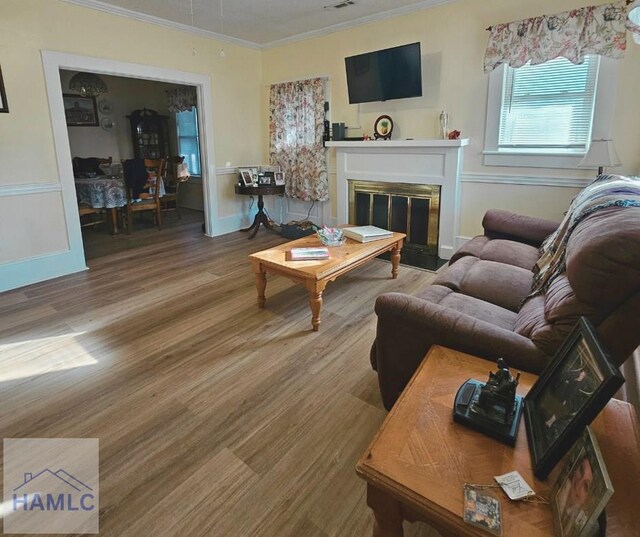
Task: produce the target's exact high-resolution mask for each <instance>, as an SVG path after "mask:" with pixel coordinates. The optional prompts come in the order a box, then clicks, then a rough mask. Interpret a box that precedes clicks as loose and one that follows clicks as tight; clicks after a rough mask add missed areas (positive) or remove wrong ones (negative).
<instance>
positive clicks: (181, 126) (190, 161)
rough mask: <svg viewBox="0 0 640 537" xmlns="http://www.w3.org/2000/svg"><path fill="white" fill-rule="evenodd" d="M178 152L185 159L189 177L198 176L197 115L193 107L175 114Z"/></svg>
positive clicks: (198, 144)
mask: <svg viewBox="0 0 640 537" xmlns="http://www.w3.org/2000/svg"><path fill="white" fill-rule="evenodd" d="M176 126H177V130H178V152H179V153H180V156H183V157H185V163H186V165H187V167H188V168H189V173H191V175H200V143H199V141H198V114H197V111H196V108H195V106H194V107H193V108H192V109H191V110H187V111H186V112H177V113H176Z"/></svg>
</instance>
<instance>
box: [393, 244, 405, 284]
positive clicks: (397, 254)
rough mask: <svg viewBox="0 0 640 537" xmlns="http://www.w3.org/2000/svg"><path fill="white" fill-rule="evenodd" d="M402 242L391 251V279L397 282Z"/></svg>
mask: <svg viewBox="0 0 640 537" xmlns="http://www.w3.org/2000/svg"><path fill="white" fill-rule="evenodd" d="M401 250H402V241H400V242H398V243H397V244H396V245H395V246H394V247H393V249H392V250H391V277H392V278H393V279H394V280H395V279H396V278H397V277H398V265H399V264H400V251H401Z"/></svg>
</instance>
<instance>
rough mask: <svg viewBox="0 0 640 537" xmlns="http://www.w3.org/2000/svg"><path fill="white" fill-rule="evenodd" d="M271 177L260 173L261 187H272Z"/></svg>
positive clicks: (259, 181) (259, 182)
mask: <svg viewBox="0 0 640 537" xmlns="http://www.w3.org/2000/svg"><path fill="white" fill-rule="evenodd" d="M271 175H273V174H271ZM271 175H267V174H266V173H259V174H258V184H259V185H260V186H271Z"/></svg>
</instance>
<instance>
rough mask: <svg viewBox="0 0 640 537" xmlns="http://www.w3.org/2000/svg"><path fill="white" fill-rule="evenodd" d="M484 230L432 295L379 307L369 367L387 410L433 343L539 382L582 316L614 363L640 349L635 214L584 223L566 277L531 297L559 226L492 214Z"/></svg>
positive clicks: (571, 245) (394, 297)
mask: <svg viewBox="0 0 640 537" xmlns="http://www.w3.org/2000/svg"><path fill="white" fill-rule="evenodd" d="M482 224H483V227H484V235H480V236H478V237H475V238H474V239H472V240H471V241H469V242H467V243H466V244H465V245H464V246H463V247H462V248H460V249H459V250H458V251H457V252H456V253H455V254H454V256H453V257H452V258H451V260H450V263H449V267H448V268H447V269H446V270H444V271H443V272H442V273H441V274H439V275H438V276H437V277H436V278H435V280H434V281H433V283H432V284H431V285H430V286H428V287H427V288H425V289H423V290H422V291H420V292H419V293H417V294H416V295H406V294H401V293H387V294H383V295H381V296H380V297H378V299H377V300H376V304H375V311H376V314H377V315H378V325H377V332H376V339H375V341H374V344H373V346H372V348H371V364H372V366H373V368H374V369H375V370H376V371H377V373H378V379H379V384H380V391H381V393H382V399H383V402H384V405H385V407H386V408H387V409H390V408H391V407H392V406H393V404H394V403H395V401H396V399H397V398H398V396H399V395H400V393H401V392H402V390H403V389H404V387H405V385H406V384H407V382H408V381H409V379H410V378H411V376H412V374H413V373H414V371H415V370H416V368H417V367H418V365H419V364H420V362H421V361H422V359H423V358H424V356H425V354H426V353H427V351H428V350H429V348H430V347H431V345H434V344H438V345H444V346H447V347H451V348H454V349H456V350H459V351H463V352H467V353H470V354H474V355H477V356H481V357H483V358H487V359H488V360H495V359H496V358H498V357H500V356H502V357H504V358H505V359H506V361H507V363H508V364H509V365H510V366H512V367H514V368H516V369H519V370H523V371H529V372H533V373H540V372H541V370H542V369H543V368H544V366H545V365H546V364H547V362H548V361H549V360H550V358H551V357H552V356H553V354H554V353H555V351H556V349H557V348H558V346H559V344H560V343H561V342H562V340H563V339H564V338H565V337H566V335H567V334H568V333H569V332H570V331H571V329H572V327H573V326H574V324H575V323H576V322H577V319H578V318H579V317H580V316H582V315H584V316H586V317H587V318H589V320H590V321H591V322H592V323H593V324H594V326H595V327H596V329H597V332H598V334H599V336H600V338H601V340H602V342H603V343H604V345H605V346H606V347H607V348H608V349H609V352H610V354H611V356H612V358H613V360H614V361H615V362H616V363H617V364H621V363H622V362H623V361H624V360H625V359H626V358H627V357H628V356H629V355H630V354H631V353H632V352H633V351H634V349H635V348H636V347H638V345H640V207H624V208H620V207H609V208H606V209H601V210H599V211H596V212H593V213H592V214H590V215H589V216H587V217H586V218H584V219H583V220H581V221H580V223H579V224H578V225H577V226H576V227H575V228H574V229H573V231H572V232H571V234H570V235H569V239H568V242H567V244H566V270H565V271H564V272H562V273H561V274H560V275H559V276H557V277H555V278H554V279H553V280H552V281H551V283H550V285H549V287H548V288H547V289H546V291H544V292H543V293H542V294H540V295H538V296H535V297H533V298H526V297H527V295H529V294H530V292H531V286H532V279H533V272H532V270H531V269H532V267H533V265H534V264H535V263H536V261H537V259H538V247H539V246H540V244H541V243H542V241H543V240H544V238H545V237H546V236H548V235H549V234H550V233H552V232H553V231H554V230H555V229H556V227H557V226H558V223H556V222H549V221H545V220H540V219H535V218H530V217H526V216H519V215H515V214H513V213H509V212H507V211H499V210H491V211H488V212H487V214H486V215H485V217H484V219H483V222H482ZM487 366H488V367H487V369H488V370H489V369H490V367H491V366H490V365H489V364H487Z"/></svg>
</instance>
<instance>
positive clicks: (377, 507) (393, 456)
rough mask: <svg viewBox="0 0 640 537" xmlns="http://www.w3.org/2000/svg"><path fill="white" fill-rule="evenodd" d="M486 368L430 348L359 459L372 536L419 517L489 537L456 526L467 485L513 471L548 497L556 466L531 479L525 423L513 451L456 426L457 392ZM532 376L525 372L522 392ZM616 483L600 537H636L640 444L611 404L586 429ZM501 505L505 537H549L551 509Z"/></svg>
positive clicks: (623, 408)
mask: <svg viewBox="0 0 640 537" xmlns="http://www.w3.org/2000/svg"><path fill="white" fill-rule="evenodd" d="M491 369H492V364H491V363H490V362H488V361H486V360H483V359H481V358H477V357H474V356H470V355H468V354H464V353H461V352H457V351H454V350H451V349H447V348H444V347H438V346H434V347H432V348H431V350H430V351H429V354H428V355H427V358H426V360H425V361H423V363H422V365H421V366H420V368H419V369H418V370H417V371H416V373H415V375H414V376H413V378H412V379H411V381H410V382H409V384H408V385H407V387H406V388H405V390H404V392H403V393H402V395H401V396H400V398H399V399H398V401H397V402H396V404H395V406H394V407H393V409H392V410H391V412H390V413H389V415H388V416H387V418H386V420H385V421H384V423H383V425H382V427H381V428H380V431H379V432H378V434H377V435H376V437H375V439H374V440H373V442H372V443H371V445H370V446H369V448H368V449H367V451H366V452H365V453H364V454H363V455H362V457H361V458H360V460H359V461H358V464H357V467H356V472H357V473H358V475H359V476H360V477H362V478H363V479H365V480H366V481H367V504H368V505H369V507H371V509H373V512H374V517H375V523H374V530H373V535H374V537H402V536H403V530H402V521H403V520H409V521H415V520H421V521H424V522H426V523H428V524H430V525H431V526H433V527H434V528H435V529H436V530H437V531H438V532H440V534H441V535H442V536H443V537H446V536H454V535H455V536H474V537H480V536H483V537H486V536H487V535H488V533H486V532H484V531H483V530H480V529H478V528H476V527H474V526H471V525H469V524H466V523H465V522H464V521H463V520H462V508H463V502H462V487H463V484H464V483H479V484H489V483H492V482H494V480H493V476H496V475H501V474H505V473H507V472H510V471H512V470H518V471H519V472H520V474H521V475H522V476H523V477H524V479H525V480H526V481H527V483H529V484H530V485H531V486H532V487H533V489H534V490H535V491H536V492H537V493H538V494H542V495H543V496H548V495H549V494H550V492H551V488H552V487H553V483H554V481H555V479H556V477H557V475H558V473H559V472H560V468H561V467H562V464H563V462H560V464H559V465H558V466H556V468H555V469H554V470H553V471H552V472H551V475H550V476H549V478H547V480H545V481H539V480H537V479H536V478H535V477H534V476H533V471H532V466H531V459H530V456H529V448H528V445H527V435H526V431H525V427H524V420H522V422H521V423H520V432H519V434H518V438H517V440H516V445H515V447H513V448H511V447H509V446H506V445H504V444H501V443H499V442H497V441H496V440H493V439H491V438H489V437H487V436H485V435H483V434H481V433H479V432H476V431H474V430H472V429H469V428H467V427H464V426H463V425H460V424H457V423H454V422H453V418H452V408H453V401H454V397H455V393H456V391H457V389H458V387H459V386H460V385H461V384H462V383H463V382H464V381H465V380H467V379H469V378H475V379H478V380H483V379H486V377H487V375H488V372H489V370H491ZM535 379H536V377H535V375H531V374H527V373H523V374H522V376H521V377H520V385H519V386H518V393H519V394H520V395H524V394H525V393H526V392H527V391H528V390H529V388H530V387H531V385H532V384H533V383H534V382H535ZM592 427H593V430H594V432H595V434H596V436H597V438H598V443H599V444H600V448H601V451H602V454H603V456H604V459H605V463H606V465H607V470H608V472H609V475H610V477H611V480H612V482H613V487H614V489H615V493H614V495H613V498H612V499H611V501H610V502H609V504H608V505H607V508H606V510H607V535H612V536H616V537H627V536H628V537H634V536H637V535H638V533H637V532H638V528H640V509H638V508H637V505H636V500H635V498H636V491H637V487H638V483H640V447H639V440H638V428H637V422H636V418H635V412H634V409H633V407H632V406H631V405H629V404H628V403H624V402H622V401H617V400H611V401H610V402H609V404H608V405H607V406H606V407H605V409H604V410H603V411H602V413H601V414H600V415H599V416H598V418H596V420H595V421H594V422H593V424H592ZM497 494H498V495H499V496H500V498H501V505H502V524H503V535H504V536H508V537H511V536H522V537H525V536H526V537H543V536H544V537H552V536H553V522H552V518H551V506H549V505H543V504H536V503H523V502H511V501H510V500H509V499H508V498H507V496H506V495H504V494H503V493H502V492H501V491H499V490H498V492H497Z"/></svg>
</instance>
